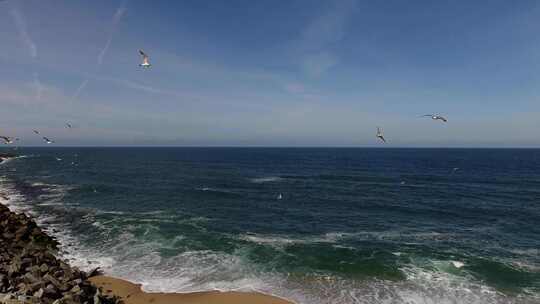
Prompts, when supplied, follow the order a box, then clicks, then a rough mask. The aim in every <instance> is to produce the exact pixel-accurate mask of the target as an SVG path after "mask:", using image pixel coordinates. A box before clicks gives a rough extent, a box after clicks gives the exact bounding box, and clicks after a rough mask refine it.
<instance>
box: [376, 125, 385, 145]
mask: <svg viewBox="0 0 540 304" xmlns="http://www.w3.org/2000/svg"><path fill="white" fill-rule="evenodd" d="M377 137H378V138H380V139H381V140H382V141H383V142H385V143H386V139H384V136H383V133H382V130H381V128H379V127H377Z"/></svg>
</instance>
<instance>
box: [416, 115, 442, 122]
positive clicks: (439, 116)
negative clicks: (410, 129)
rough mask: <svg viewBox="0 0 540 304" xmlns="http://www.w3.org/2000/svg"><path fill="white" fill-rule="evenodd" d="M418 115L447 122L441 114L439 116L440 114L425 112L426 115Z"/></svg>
mask: <svg viewBox="0 0 540 304" xmlns="http://www.w3.org/2000/svg"><path fill="white" fill-rule="evenodd" d="M420 117H431V119H433V120H440V121H444V122H448V120H447V119H446V118H444V117H443V116H441V115H435V114H426V115H422V116H420Z"/></svg>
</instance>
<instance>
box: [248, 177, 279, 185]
mask: <svg viewBox="0 0 540 304" xmlns="http://www.w3.org/2000/svg"><path fill="white" fill-rule="evenodd" d="M282 179H283V178H282V177H280V176H265V177H256V178H251V179H250V181H251V182H252V183H256V184H262V183H271V182H278V181H281V180H282Z"/></svg>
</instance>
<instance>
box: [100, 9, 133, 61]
mask: <svg viewBox="0 0 540 304" xmlns="http://www.w3.org/2000/svg"><path fill="white" fill-rule="evenodd" d="M126 5H127V0H124V1H122V4H120V7H118V8H117V9H116V12H115V13H114V16H113V18H112V25H111V30H110V32H109V37H108V38H107V42H106V43H105V46H104V47H103V49H102V50H101V52H99V55H98V59H97V61H98V65H101V64H102V63H103V58H104V57H105V54H106V53H107V50H109V46H110V45H111V43H112V40H113V36H114V33H115V32H116V28H117V27H118V24H119V23H120V21H121V20H122V17H123V16H124V13H125V12H126Z"/></svg>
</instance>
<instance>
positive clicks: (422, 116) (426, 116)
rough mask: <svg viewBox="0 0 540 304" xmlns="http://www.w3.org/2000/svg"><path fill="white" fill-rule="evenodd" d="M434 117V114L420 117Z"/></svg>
mask: <svg viewBox="0 0 540 304" xmlns="http://www.w3.org/2000/svg"><path fill="white" fill-rule="evenodd" d="M432 116H433V114H426V115H422V116H420V117H432Z"/></svg>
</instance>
